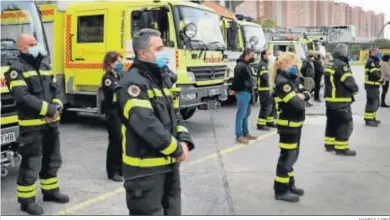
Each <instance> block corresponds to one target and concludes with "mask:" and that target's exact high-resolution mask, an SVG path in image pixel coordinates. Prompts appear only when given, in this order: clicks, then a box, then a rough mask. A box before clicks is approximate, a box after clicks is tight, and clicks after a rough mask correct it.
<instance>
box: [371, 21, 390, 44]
mask: <svg viewBox="0 0 390 220" xmlns="http://www.w3.org/2000/svg"><path fill="white" fill-rule="evenodd" d="M387 25H390V21H388V22H386V23H385V24H384V25H383V27H382V29H381V31H379V34H378V36H377V37H376V40H378V39H379V37H380V36H381V34H382V32H383V31H384V30H385V27H386V26H387ZM376 40H374V43H373V46H374V47H375V46H376V45H375V42H376Z"/></svg>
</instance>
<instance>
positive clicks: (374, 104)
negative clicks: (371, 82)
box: [364, 86, 380, 121]
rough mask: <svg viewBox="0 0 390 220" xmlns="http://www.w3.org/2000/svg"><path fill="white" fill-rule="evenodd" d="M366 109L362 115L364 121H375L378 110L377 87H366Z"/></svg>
mask: <svg viewBox="0 0 390 220" xmlns="http://www.w3.org/2000/svg"><path fill="white" fill-rule="evenodd" d="M365 89H366V109H365V113H364V120H365V121H373V120H375V119H376V112H377V111H378V108H379V93H380V92H379V86H366V88H365Z"/></svg>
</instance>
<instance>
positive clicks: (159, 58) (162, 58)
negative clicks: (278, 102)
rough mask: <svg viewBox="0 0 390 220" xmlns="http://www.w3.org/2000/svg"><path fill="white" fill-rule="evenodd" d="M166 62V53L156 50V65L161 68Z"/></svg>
mask: <svg viewBox="0 0 390 220" xmlns="http://www.w3.org/2000/svg"><path fill="white" fill-rule="evenodd" d="M167 63H168V54H167V52H165V51H161V52H157V53H156V65H157V66H158V67H159V68H163V67H165V66H166V65H167Z"/></svg>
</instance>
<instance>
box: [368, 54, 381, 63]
mask: <svg viewBox="0 0 390 220" xmlns="http://www.w3.org/2000/svg"><path fill="white" fill-rule="evenodd" d="M369 57H370V59H373V60H375V61H376V62H378V61H380V60H379V58H378V57H376V56H373V55H370V56H369Z"/></svg>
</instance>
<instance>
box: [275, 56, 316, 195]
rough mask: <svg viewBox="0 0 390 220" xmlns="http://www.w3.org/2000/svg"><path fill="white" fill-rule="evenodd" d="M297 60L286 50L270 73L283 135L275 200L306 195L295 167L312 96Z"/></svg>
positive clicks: (277, 169) (279, 127)
mask: <svg viewBox="0 0 390 220" xmlns="http://www.w3.org/2000/svg"><path fill="white" fill-rule="evenodd" d="M296 63H297V57H296V55H295V54H294V53H292V52H284V53H282V54H281V55H280V56H279V57H278V59H277V60H276V62H275V64H274V68H273V71H272V72H270V75H271V79H275V81H274V83H275V89H274V90H275V91H274V97H275V102H276V105H277V111H278V119H277V121H276V124H277V127H278V133H279V138H280V139H279V148H280V156H279V160H278V164H277V167H276V178H275V181H274V190H275V199H277V200H282V201H286V202H298V201H299V196H302V195H303V194H304V191H303V189H300V188H297V187H296V186H295V178H294V169H293V166H294V164H295V162H296V161H297V159H298V154H299V148H300V140H301V130H302V126H303V123H304V120H305V101H307V100H309V99H310V96H311V95H310V92H308V91H307V90H305V89H304V87H303V85H302V84H301V83H300V79H299V76H298V74H299V72H298V69H297V66H296Z"/></svg>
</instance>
